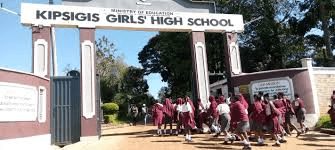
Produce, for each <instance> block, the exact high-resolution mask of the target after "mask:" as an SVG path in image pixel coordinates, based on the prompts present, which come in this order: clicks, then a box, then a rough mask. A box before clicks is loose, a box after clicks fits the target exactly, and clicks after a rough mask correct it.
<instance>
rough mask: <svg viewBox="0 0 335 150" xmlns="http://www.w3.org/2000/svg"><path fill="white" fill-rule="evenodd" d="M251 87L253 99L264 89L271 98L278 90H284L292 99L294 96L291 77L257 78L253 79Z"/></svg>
mask: <svg viewBox="0 0 335 150" xmlns="http://www.w3.org/2000/svg"><path fill="white" fill-rule="evenodd" d="M249 87H250V96H251V99H253V95H254V94H258V92H259V91H263V93H264V94H266V93H269V96H270V99H272V98H273V95H276V94H277V93H278V92H283V93H284V95H286V96H287V97H288V98H289V99H290V100H292V99H293V98H294V97H293V96H294V89H293V84H292V80H291V79H290V78H289V77H283V78H271V79H265V80H256V81H252V82H251V83H250V86H249Z"/></svg>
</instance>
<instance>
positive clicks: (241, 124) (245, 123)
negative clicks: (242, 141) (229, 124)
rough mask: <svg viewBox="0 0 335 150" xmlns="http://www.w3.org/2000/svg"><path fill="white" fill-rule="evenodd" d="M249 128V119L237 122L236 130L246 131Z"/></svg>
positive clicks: (239, 131)
mask: <svg viewBox="0 0 335 150" xmlns="http://www.w3.org/2000/svg"><path fill="white" fill-rule="evenodd" d="M249 130H250V124H249V121H241V122H239V123H237V127H236V132H238V133H243V132H248V131H249Z"/></svg>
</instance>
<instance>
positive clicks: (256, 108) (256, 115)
mask: <svg viewBox="0 0 335 150" xmlns="http://www.w3.org/2000/svg"><path fill="white" fill-rule="evenodd" d="M254 98H255V102H254V105H253V108H252V110H253V111H252V114H251V115H250V118H251V119H252V120H253V130H254V131H255V134H256V137H258V140H257V144H258V145H264V134H263V125H264V123H265V117H266V116H265V104H264V103H263V102H262V100H261V97H260V96H254Z"/></svg>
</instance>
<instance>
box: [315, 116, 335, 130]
mask: <svg viewBox="0 0 335 150" xmlns="http://www.w3.org/2000/svg"><path fill="white" fill-rule="evenodd" d="M332 127H333V125H332V123H331V121H330V117H329V115H325V116H321V117H320V118H319V121H318V122H317V123H316V125H315V128H318V129H319V128H332Z"/></svg>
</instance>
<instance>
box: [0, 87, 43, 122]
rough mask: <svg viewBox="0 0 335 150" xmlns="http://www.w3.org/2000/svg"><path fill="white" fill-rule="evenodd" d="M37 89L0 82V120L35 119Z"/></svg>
mask: <svg viewBox="0 0 335 150" xmlns="http://www.w3.org/2000/svg"><path fill="white" fill-rule="evenodd" d="M37 99H38V98H37V89H36V88H35V87H32V86H27V85H21V84H14V83H7V82H0V121H36V118H37Z"/></svg>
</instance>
